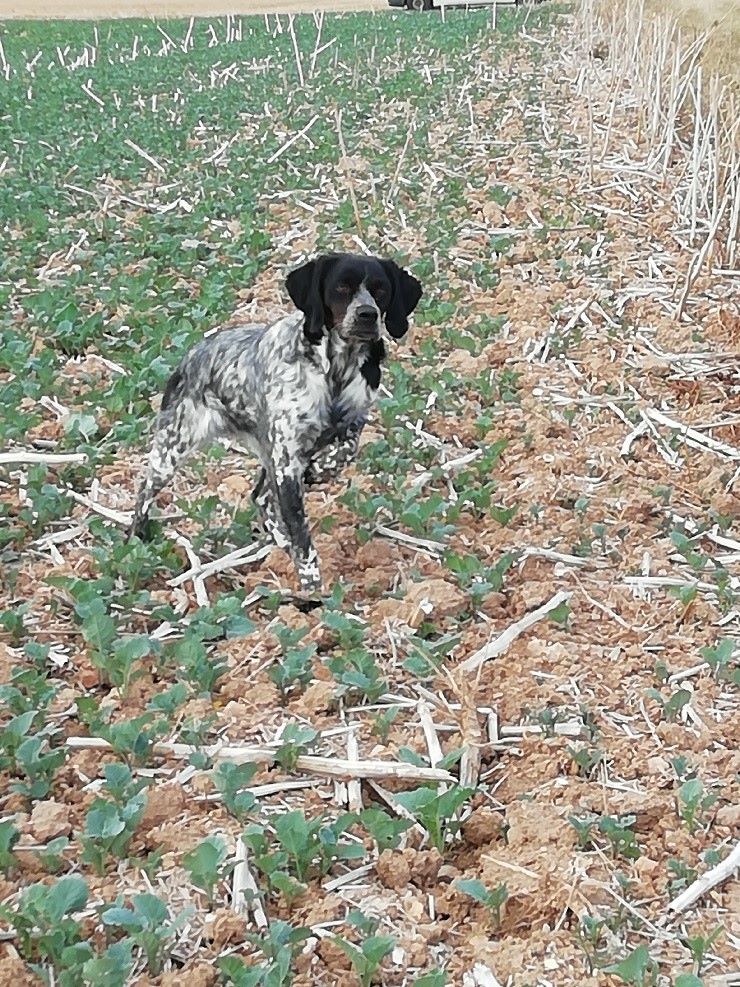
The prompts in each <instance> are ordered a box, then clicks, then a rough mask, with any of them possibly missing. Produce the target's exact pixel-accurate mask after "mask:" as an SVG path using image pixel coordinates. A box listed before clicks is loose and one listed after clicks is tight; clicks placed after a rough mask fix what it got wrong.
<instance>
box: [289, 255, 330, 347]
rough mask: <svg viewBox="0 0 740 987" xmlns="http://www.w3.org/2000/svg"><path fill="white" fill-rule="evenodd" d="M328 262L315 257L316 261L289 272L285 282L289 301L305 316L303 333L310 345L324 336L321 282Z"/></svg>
mask: <svg viewBox="0 0 740 987" xmlns="http://www.w3.org/2000/svg"><path fill="white" fill-rule="evenodd" d="M330 260H331V258H330V257H326V256H324V257H317V258H316V260H311V261H309V262H308V264H304V265H303V267H298V268H296V270H295V271H291V272H290V274H289V275H288V277H287V278H286V280H285V287H286V288H287V289H288V294H289V295H290V298H291V301H292V302H293V304H294V305H295V307H296V308H298V309H300V310H301V312H303V313H304V315H305V316H306V318H305V320H304V322H303V332H304V333H305V335H306V338H307V339H308V340H309V341H310V342H312V343H318V342H319V340H320V339H321V337H322V336H323V335H324V322H325V317H326V313H325V310H324V292H323V282H324V273H325V270H326V267H327V263H328V262H329V261H330Z"/></svg>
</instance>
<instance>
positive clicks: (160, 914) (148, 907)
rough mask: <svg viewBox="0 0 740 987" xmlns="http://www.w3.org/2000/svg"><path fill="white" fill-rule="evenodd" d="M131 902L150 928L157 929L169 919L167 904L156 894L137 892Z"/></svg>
mask: <svg viewBox="0 0 740 987" xmlns="http://www.w3.org/2000/svg"><path fill="white" fill-rule="evenodd" d="M131 904H132V905H133V907H134V911H135V912H136V915H137V917H139V918H141V919H142V921H143V922H144V924H145V925H147V926H148V927H149V928H150V929H156V928H157V927H158V926H161V925H163V924H164V922H165V920H166V919H167V914H168V913H167V905H166V904H165V903H164V902H163V901H162V900H161V898H158V897H157V896H156V895H155V894H147V893H144V894H137V895H136V896H135V897H134V898H133V900H132V902H131Z"/></svg>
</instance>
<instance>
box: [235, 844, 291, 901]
mask: <svg viewBox="0 0 740 987" xmlns="http://www.w3.org/2000/svg"><path fill="white" fill-rule="evenodd" d="M242 840H243V841H244V844H245V845H246V846H247V847H249V850H250V858H251V861H252V863H253V865H254V867H255V868H256V869H257V870H258V871H259V872H260V874H262V875H263V876H264V877H265V879H266V880H267V884H268V888H269V890H270V891H274V892H277V893H278V894H279V895H281V896H282V897H283V898H284V899H285V901H286V903H287V904H288V905H289V906H290V905H291V903H292V902H293V901H296V900H297V899H298V898H300V897H301V896H302V895H303V894H304V893H305V891H306V885H305V884H301V883H300V882H299V881H297V880H296V879H295V878H294V877H293V876H292V875H291V874H289V873H288V871H289V868H290V858H289V857H288V854H287V853H286V852H285V851H284V850H278V849H277V848H276V847H274V846H270V843H269V841H268V839H267V836H266V835H265V830H264V828H263V827H262V826H258V825H251V826H247V827H246V829H245V830H244V832H243V833H242Z"/></svg>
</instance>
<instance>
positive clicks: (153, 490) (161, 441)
mask: <svg viewBox="0 0 740 987" xmlns="http://www.w3.org/2000/svg"><path fill="white" fill-rule="evenodd" d="M220 424H221V419H220V416H219V415H218V414H217V413H214V412H213V411H212V410H211V409H209V408H208V407H207V406H206V405H204V404H203V403H201V402H200V401H193V400H191V399H190V398H185V399H183V400H181V401H177V402H175V403H174V404H171V405H169V406H168V407H167V408H166V409H165V410H164V411H162V413H161V414H160V416H159V419H158V420H157V430H156V432H155V434H154V439H153V441H152V447H151V451H150V453H149V461H148V463H147V469H146V475H145V477H144V482H143V483H142V484H141V486H140V488H139V493H138V496H137V498H136V506H135V508H134V516H133V521H132V524H131V530H130V533H129V537H131V536H134V535H136V536H137V537H139V538H141V537H144V536H145V533H146V529H147V519H148V516H149V509H150V508H151V506H152V503H153V502H154V498H155V497H156V496H157V494H158V493H159V491H160V490H162V489H163V488H164V487H165V486H167V484H168V483H169V482H170V480H171V479H172V477H173V476H174V475H175V473H176V472H177V470H178V468H179V467H180V466H181V465H182V463H183V462H184V461H185V460H186V459H187V458H188V456H190V455H191V454H192V453H194V452H195V451H196V449H198V447H199V446H201V445H202V444H203V443H204V442H205V441H206V440H207V439H209V438H212V437H213V436H214V435H216V434H218V433H219V432H220V431H221V428H220Z"/></svg>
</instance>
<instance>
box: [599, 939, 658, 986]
mask: <svg viewBox="0 0 740 987" xmlns="http://www.w3.org/2000/svg"><path fill="white" fill-rule="evenodd" d="M654 965H655V964H654V961H653V960H651V958H650V954H649V953H648V951H647V946H638V947H637V949H633V950H632V952H631V953H630V954H629V955H628V956H626V957H625V958H624V959H623V960H622V961H621V962H620V963H614V964H612V966H607V967H605V968H604V972H605V973H614V974H616V976H618V977H619V979H620V980H622V981H623V982H624V983H625V984H634V985H636V987H641V985H642V984H644V982H645V975H646V974H647V973H648V972H649V971H650V970H651V969H652V968H653V967H654Z"/></svg>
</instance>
